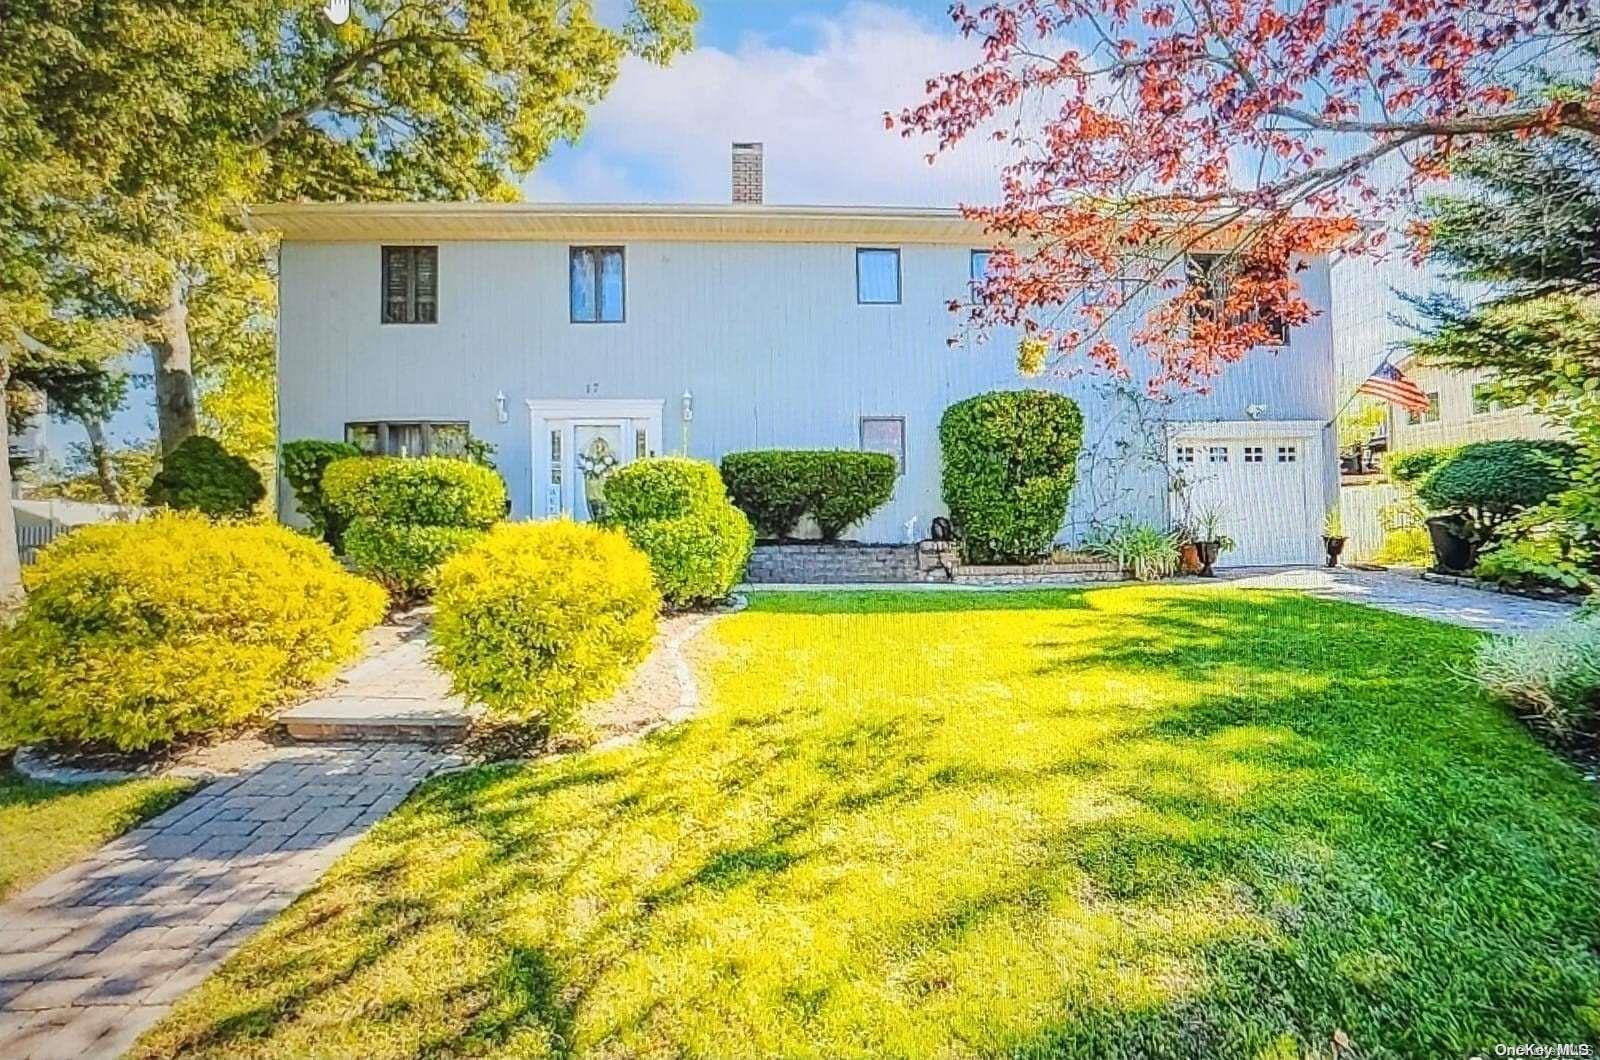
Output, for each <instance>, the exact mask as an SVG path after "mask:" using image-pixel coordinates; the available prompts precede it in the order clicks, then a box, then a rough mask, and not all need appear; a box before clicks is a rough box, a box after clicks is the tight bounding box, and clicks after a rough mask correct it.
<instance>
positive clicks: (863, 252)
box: [856, 247, 900, 305]
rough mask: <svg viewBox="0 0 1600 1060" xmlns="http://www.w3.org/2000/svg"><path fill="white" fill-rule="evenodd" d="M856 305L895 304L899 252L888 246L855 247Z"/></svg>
mask: <svg viewBox="0 0 1600 1060" xmlns="http://www.w3.org/2000/svg"><path fill="white" fill-rule="evenodd" d="M856 302H857V303H859V304H860V305H898V304H899V302H900V251H898V250H896V249H894V248H892V247H857V248H856Z"/></svg>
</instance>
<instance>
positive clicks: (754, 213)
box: [249, 148, 1338, 564]
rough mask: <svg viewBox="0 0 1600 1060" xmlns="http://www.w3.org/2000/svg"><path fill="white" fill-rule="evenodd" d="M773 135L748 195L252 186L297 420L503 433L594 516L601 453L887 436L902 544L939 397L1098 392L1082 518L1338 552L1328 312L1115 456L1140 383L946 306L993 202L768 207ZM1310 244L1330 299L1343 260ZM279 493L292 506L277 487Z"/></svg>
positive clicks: (881, 522)
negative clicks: (1039, 357) (1191, 517)
mask: <svg viewBox="0 0 1600 1060" xmlns="http://www.w3.org/2000/svg"><path fill="white" fill-rule="evenodd" d="M750 156H751V152H750V150H749V149H748V148H747V149H745V150H744V152H743V154H742V156H741V152H740V150H739V149H738V148H736V150H735V169H736V178H735V192H736V201H735V202H734V203H732V204H729V205H718V206H691V205H684V206H577V205H571V206H566V205H563V206H549V205H529V204H499V203H493V204H491V203H470V204H469V203H441V204H377V203H368V204H349V205H345V204H314V205H313V204H308V205H295V204H290V205H270V206H258V207H254V208H252V210H251V212H250V218H249V219H250V223H251V224H252V225H253V226H254V227H255V228H256V229H258V230H262V231H271V232H276V233H278V234H279V235H280V236H281V238H282V243H281V250H280V259H279V261H280V269H279V337H278V346H279V357H278V361H279V364H278V371H279V418H278V425H279V431H280V432H281V437H282V438H283V439H285V440H288V439H295V438H348V439H350V440H351V441H353V442H356V443H357V444H359V445H361V446H362V447H363V448H366V449H367V450H369V451H373V452H387V453H395V454H408V455H415V454H419V453H429V452H436V453H437V452H459V451H460V450H461V449H462V447H463V445H464V443H465V441H466V439H467V438H468V437H473V438H478V439H483V440H485V441H488V442H490V443H492V444H493V445H494V446H495V447H496V453H495V457H494V459H495V461H496V463H497V464H498V466H499V469H500V471H501V473H502V474H503V475H504V476H505V479H506V482H507V484H508V485H509V487H510V494H511V502H512V514H513V516H514V517H518V518H526V517H547V516H557V515H570V516H572V517H575V518H579V519H582V518H585V517H586V515H587V502H586V499H585V490H584V479H585V472H586V470H588V471H593V470H594V469H595V468H597V467H599V466H602V465H606V464H607V463H608V462H609V461H620V462H626V461H628V460H631V459H634V458H636V457H639V456H644V455H647V454H656V453H668V452H680V451H687V452H688V453H689V455H691V456H695V457H699V458H703V459H706V460H712V461H716V460H718V459H720V458H721V457H722V455H723V454H725V453H728V452H730V451H734V450H742V449H756V448H771V447H778V448H847V449H855V448H868V449H875V450H881V451H884V452H889V453H891V454H893V455H894V457H895V458H896V460H897V461H898V462H899V465H900V470H901V476H900V479H899V482H898V483H897V485H896V488H895V491H894V496H893V498H892V499H891V501H890V502H889V503H888V504H887V505H886V506H885V507H884V508H883V509H881V510H880V511H879V512H877V513H876V514H875V515H874V516H873V517H872V518H871V519H870V520H869V521H868V522H867V523H865V524H864V525H862V526H860V527H857V528H855V530H854V531H853V533H852V534H851V536H853V537H855V538H858V539H860V540H866V541H905V540H908V539H911V538H913V537H919V536H924V535H925V534H926V532H927V528H928V525H929V521H930V520H931V519H932V517H934V516H936V515H940V514H944V512H945V507H944V504H943V502H942V500H941V497H940V452H939V439H938V424H939V418H940V416H941V415H942V414H943V412H944V410H945V409H946V408H947V407H948V406H949V405H951V404H952V403H953V402H955V401H958V400H960V399H962V398H965V397H968V396H970V395H973V394H976V393H980V392H982V391H986V390H992V389H997V388H1016V387H1027V386H1045V387H1050V388H1052V389H1057V390H1061V391H1064V392H1066V393H1068V394H1070V395H1072V396H1073V397H1074V398H1076V399H1077V400H1078V401H1079V403H1080V405H1081V406H1082V408H1083V412H1084V417H1085V421H1086V432H1085V434H1086V439H1087V442H1086V444H1087V445H1088V447H1089V449H1090V452H1089V453H1086V455H1085V459H1084V462H1083V465H1082V472H1083V473H1082V476H1081V478H1080V483H1079V486H1078V488H1077V490H1076V491H1075V494H1074V501H1073V507H1072V510H1071V512H1070V513H1069V516H1068V520H1067V522H1066V524H1065V525H1064V526H1063V529H1062V535H1061V537H1062V539H1063V540H1067V541H1077V540H1081V539H1082V537H1083V536H1084V535H1085V534H1086V533H1088V532H1089V530H1090V523H1091V521H1092V520H1094V521H1104V520H1105V519H1106V518H1107V515H1108V513H1107V511H1106V509H1105V506H1104V505H1103V504H1096V502H1095V499H1096V498H1100V499H1102V500H1103V499H1104V498H1105V497H1108V496H1110V497H1114V498H1117V499H1116V502H1115V506H1116V511H1114V512H1112V513H1110V514H1112V515H1117V514H1120V515H1126V516H1127V517H1130V518H1137V519H1142V520H1147V521H1151V522H1155V523H1157V524H1159V525H1166V524H1168V523H1169V522H1171V521H1174V520H1176V519H1179V518H1182V517H1183V515H1184V514H1185V513H1184V511H1183V509H1184V507H1185V506H1186V505H1187V506H1189V507H1190V508H1191V510H1198V509H1201V508H1205V507H1211V506H1217V507H1220V508H1221V509H1222V510H1223V517H1224V518H1223V522H1224V529H1225V531H1226V532H1227V533H1228V534H1229V535H1230V536H1231V537H1233V538H1234V539H1235V540H1236V541H1237V542H1238V547H1237V548H1236V550H1235V551H1234V552H1233V553H1231V554H1230V555H1229V556H1228V557H1227V558H1228V559H1229V560H1232V561H1233V562H1235V563H1241V564H1243V563H1309V562H1314V561H1315V560H1316V559H1317V558H1318V556H1319V555H1320V552H1321V546H1320V543H1319V540H1318V536H1319V533H1320V528H1321V525H1322V520H1323V513H1324V511H1325V509H1326V508H1327V507H1328V506H1329V505H1330V504H1332V503H1334V502H1335V501H1336V498H1337V490H1338V474H1337V464H1336V453H1335V435H1334V432H1333V430H1332V428H1331V425H1330V421H1331V419H1332V418H1333V414H1334V412H1335V407H1336V385H1335V379H1334V367H1333V356H1332V339H1331V334H1330V328H1329V323H1328V320H1329V318H1328V315H1327V314H1326V313H1324V314H1322V315H1320V316H1319V317H1318V318H1317V319H1316V320H1314V321H1313V322H1312V323H1311V324H1309V325H1308V326H1306V327H1303V328H1299V329H1295V330H1294V331H1293V333H1292V334H1290V335H1289V336H1288V337H1287V342H1286V344H1285V345H1283V346H1282V347H1278V348H1273V349H1270V350H1262V351H1259V352H1258V353H1256V354H1253V355H1252V356H1251V357H1249V358H1248V359H1246V360H1245V361H1244V362H1243V363H1241V364H1239V365H1236V366H1235V367H1233V368H1232V369H1231V370H1230V371H1229V372H1228V373H1227V374H1226V375H1225V376H1224V377H1222V378H1221V379H1220V380H1219V381H1218V384H1217V385H1216V387H1215V389H1214V391H1213V392H1212V393H1210V394H1208V395H1205V396H1188V397H1185V398H1182V399H1181V400H1179V401H1177V402H1175V403H1173V404H1171V405H1169V406H1163V407H1162V408H1161V409H1160V415H1161V418H1162V420H1163V426H1162V430H1163V431H1165V432H1167V436H1166V437H1163V438H1158V439H1156V442H1155V445H1156V448H1157V450H1158V451H1160V452H1162V453H1164V455H1165V457H1166V458H1167V459H1166V460H1163V461H1161V464H1162V466H1159V467H1157V466H1148V465H1139V464H1138V462H1137V461H1133V462H1130V461H1120V462H1119V461H1117V460H1115V459H1113V458H1112V457H1113V456H1114V455H1115V454H1116V453H1118V452H1122V451H1126V450H1129V449H1131V448H1135V447H1136V446H1137V445H1138V444H1140V438H1142V437H1143V433H1142V432H1144V433H1147V432H1148V425H1147V424H1145V425H1144V426H1141V425H1139V424H1138V423H1136V422H1135V421H1136V420H1138V419H1139V417H1138V416H1136V415H1135V414H1134V413H1133V412H1131V411H1130V403H1129V402H1128V401H1127V400H1126V395H1122V396H1118V395H1117V394H1114V393H1112V392H1111V391H1110V388H1108V387H1107V385H1105V384H1104V383H1103V382H1096V380H1095V377H1093V376H1091V375H1080V376H1077V377H1075V378H1071V379H1063V378H1051V377H1049V376H1046V377H1044V378H1041V379H1028V378H1024V377H1021V376H1019V374H1018V373H1017V370H1016V366H1015V355H1016V348H1015V336H1014V335H1011V336H1008V335H1004V334H993V335H991V336H990V337H989V339H988V341H985V342H975V341H973V340H972V339H971V338H970V337H969V336H964V335H960V332H961V321H960V318H959V317H958V316H957V315H955V314H952V313H951V312H950V311H949V309H948V303H949V302H950V301H952V300H957V301H960V300H963V299H964V298H965V297H967V296H968V294H969V292H970V289H971V288H970V284H971V281H972V278H973V276H974V275H975V274H979V273H981V269H982V267H983V262H984V250H983V248H984V246H985V245H986V242H987V240H986V238H985V237H984V235H983V233H982V231H981V229H980V228H979V227H978V226H977V225H975V224H973V223H971V222H969V221H967V220H965V219H964V218H963V217H962V216H961V215H960V213H959V212H958V211H955V210H937V209H887V208H885V209H878V208H835V207H793V206H770V205H762V204H761V201H760V199H761V196H760V184H759V180H752V179H751V177H750V172H749V170H748V169H745V168H741V167H742V166H747V165H749V164H750V163H751V157H750ZM759 162H760V159H759V154H756V155H755V157H754V165H755V166H756V167H759ZM756 171H757V172H759V168H757V170H756ZM1304 266H1305V267H1304V269H1303V270H1302V271H1301V272H1300V273H1299V279H1300V281H1301V283H1302V285H1303V288H1304V290H1305V292H1306V295H1307V297H1308V298H1309V299H1310V300H1311V302H1312V303H1313V304H1314V305H1315V306H1317V307H1319V308H1322V309H1326V308H1327V307H1328V299H1329V293H1328V265H1327V262H1326V260H1324V259H1320V258H1319V259H1315V260H1312V261H1310V262H1306V263H1304ZM1123 335H1124V337H1125V336H1126V330H1124V332H1123ZM952 336H960V337H959V339H958V341H957V342H956V343H955V345H953V346H952V345H951V344H950V343H949V341H948V340H950V339H951V338H952ZM1131 389H1133V390H1137V389H1138V386H1137V383H1136V382H1135V384H1134V385H1133V387H1132V388H1131ZM1174 471H1175V472H1177V473H1178V474H1180V475H1181V476H1182V478H1183V479H1184V480H1186V481H1187V483H1188V488H1187V492H1186V493H1185V494H1184V495H1183V496H1181V497H1175V496H1174V495H1173V494H1172V493H1171V492H1170V490H1169V477H1170V476H1171V474H1172V473H1173V472H1174ZM279 499H280V509H279V510H280V511H283V512H285V513H292V512H293V503H292V497H291V495H290V493H289V492H288V490H287V489H286V488H285V487H284V485H283V484H282V483H280V485H279ZM291 517H292V516H291Z"/></svg>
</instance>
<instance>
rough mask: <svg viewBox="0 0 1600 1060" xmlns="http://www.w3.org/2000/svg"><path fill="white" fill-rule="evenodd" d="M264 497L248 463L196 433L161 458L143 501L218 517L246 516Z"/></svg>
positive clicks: (258, 481)
mask: <svg viewBox="0 0 1600 1060" xmlns="http://www.w3.org/2000/svg"><path fill="white" fill-rule="evenodd" d="M266 495H267V488H266V486H264V485H262V483H261V475H260V473H259V472H257V471H256V469H255V468H253V467H251V466H250V461H248V460H246V459H245V458H244V457H242V456H234V455H233V454H232V453H230V452H228V451H227V450H226V449H224V448H222V446H221V445H220V444H219V443H218V442H217V440H216V439H214V438H207V437H205V436H203V435H199V434H196V435H191V436H190V437H188V438H185V439H184V440H183V441H182V442H180V443H178V446H177V448H175V449H173V450H172V452H170V453H168V454H167V455H166V456H165V457H164V458H163V459H162V461H161V470H160V471H158V472H156V476H155V478H154V479H153V480H152V481H151V483H150V488H149V489H148V490H146V491H145V501H146V502H147V503H149V504H156V505H165V506H166V507H168V508H177V509H180V510H188V511H197V512H202V513H204V514H206V515H209V516H211V517H212V518H222V517H225V516H241V515H249V514H250V513H251V512H252V511H253V510H254V509H255V506H256V505H257V504H260V503H261V498H263V497H265V496H266Z"/></svg>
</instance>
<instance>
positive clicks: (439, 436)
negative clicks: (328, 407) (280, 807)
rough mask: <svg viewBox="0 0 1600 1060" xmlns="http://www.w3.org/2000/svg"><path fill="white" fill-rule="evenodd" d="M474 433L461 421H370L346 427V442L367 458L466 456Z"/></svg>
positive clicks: (348, 424) (349, 424) (350, 424)
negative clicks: (468, 444) (468, 443)
mask: <svg viewBox="0 0 1600 1060" xmlns="http://www.w3.org/2000/svg"><path fill="white" fill-rule="evenodd" d="M471 437H472V433H471V431H469V430H468V428H467V425H466V423H464V422H462V421H459V420H452V421H444V420H367V421H364V422H359V423H347V424H345V425H344V440H345V441H347V442H349V443H350V444H351V445H353V446H355V447H356V448H357V449H360V450H361V451H362V452H363V453H366V454H367V455H368V456H453V457H458V458H465V457H466V456H467V442H468V441H469V440H470V439H471Z"/></svg>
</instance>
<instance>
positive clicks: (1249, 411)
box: [1244, 405, 1267, 420]
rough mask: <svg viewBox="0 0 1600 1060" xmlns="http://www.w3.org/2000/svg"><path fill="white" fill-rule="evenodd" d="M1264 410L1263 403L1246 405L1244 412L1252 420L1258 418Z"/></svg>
mask: <svg viewBox="0 0 1600 1060" xmlns="http://www.w3.org/2000/svg"><path fill="white" fill-rule="evenodd" d="M1266 411H1267V406H1265V405H1246V406H1245V409H1244V414H1245V415H1246V416H1248V417H1249V418H1250V419H1252V420H1259V419H1260V418H1261V414H1262V413H1264V412H1266Z"/></svg>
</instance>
